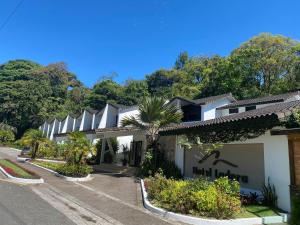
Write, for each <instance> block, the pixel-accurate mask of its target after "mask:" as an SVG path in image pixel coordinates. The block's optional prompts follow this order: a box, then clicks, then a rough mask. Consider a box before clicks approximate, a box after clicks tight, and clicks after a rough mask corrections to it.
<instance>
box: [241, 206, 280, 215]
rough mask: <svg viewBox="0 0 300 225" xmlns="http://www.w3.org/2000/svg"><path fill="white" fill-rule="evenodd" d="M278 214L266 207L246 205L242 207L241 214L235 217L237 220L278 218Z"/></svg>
mask: <svg viewBox="0 0 300 225" xmlns="http://www.w3.org/2000/svg"><path fill="white" fill-rule="evenodd" d="M278 215H279V212H278V211H277V210H274V209H272V208H270V207H268V206H263V205H247V206H243V207H242V212H241V213H239V214H238V215H237V218H249V217H265V216H278Z"/></svg>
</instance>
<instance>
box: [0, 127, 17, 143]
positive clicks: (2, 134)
mask: <svg viewBox="0 0 300 225" xmlns="http://www.w3.org/2000/svg"><path fill="white" fill-rule="evenodd" d="M14 140H15V134H14V132H13V131H11V130H0V143H11V142H13V141H14Z"/></svg>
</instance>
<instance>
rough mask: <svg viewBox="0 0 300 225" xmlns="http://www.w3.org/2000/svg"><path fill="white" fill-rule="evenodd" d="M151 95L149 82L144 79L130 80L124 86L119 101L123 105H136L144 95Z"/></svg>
mask: <svg viewBox="0 0 300 225" xmlns="http://www.w3.org/2000/svg"><path fill="white" fill-rule="evenodd" d="M147 96H149V92H148V86H147V83H146V82H145V81H143V80H141V81H140V80H128V81H126V84H125V85H124V88H123V93H122V95H121V96H120V100H119V103H120V104H123V105H129V106H131V105H136V104H138V102H139V101H140V100H141V99H143V98H144V97H147Z"/></svg>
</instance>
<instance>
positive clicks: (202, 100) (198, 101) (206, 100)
mask: <svg viewBox="0 0 300 225" xmlns="http://www.w3.org/2000/svg"><path fill="white" fill-rule="evenodd" d="M222 98H228V99H230V100H231V102H236V99H235V98H234V97H233V96H232V94H231V93H226V94H222V95H215V96H210V97H205V98H199V99H195V100H192V102H194V103H195V104H197V105H204V104H208V103H211V102H214V101H217V100H219V99H222Z"/></svg>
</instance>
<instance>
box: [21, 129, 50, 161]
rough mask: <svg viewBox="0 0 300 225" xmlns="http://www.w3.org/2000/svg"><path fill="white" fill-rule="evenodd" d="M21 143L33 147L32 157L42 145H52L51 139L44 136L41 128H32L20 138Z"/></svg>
mask: <svg viewBox="0 0 300 225" xmlns="http://www.w3.org/2000/svg"><path fill="white" fill-rule="evenodd" d="M20 142H21V144H23V145H26V146H30V147H31V149H32V152H31V158H32V159H34V158H35V157H36V155H37V152H38V151H39V149H40V148H41V147H42V146H45V145H50V144H51V141H50V140H49V139H48V138H46V137H44V136H43V132H42V131H40V130H34V129H30V130H28V131H26V132H25V133H24V135H23V137H22V138H21V140H20Z"/></svg>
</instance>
